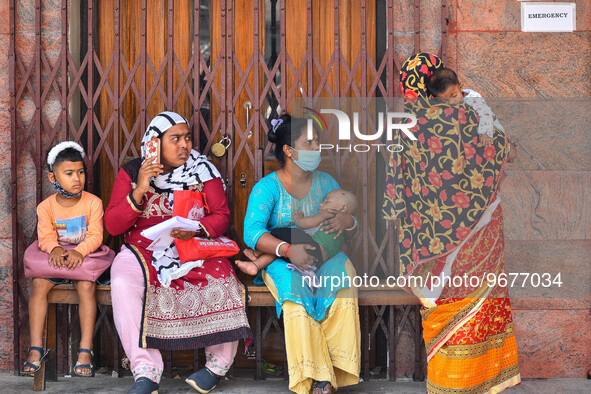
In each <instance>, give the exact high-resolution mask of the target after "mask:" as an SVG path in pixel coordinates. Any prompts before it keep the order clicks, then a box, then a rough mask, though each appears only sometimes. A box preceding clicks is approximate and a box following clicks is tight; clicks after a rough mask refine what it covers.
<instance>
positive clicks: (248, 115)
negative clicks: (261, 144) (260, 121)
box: [243, 101, 252, 138]
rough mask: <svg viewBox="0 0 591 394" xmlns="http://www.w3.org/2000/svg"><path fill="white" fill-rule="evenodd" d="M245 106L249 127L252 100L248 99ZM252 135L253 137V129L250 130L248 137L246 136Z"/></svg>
mask: <svg viewBox="0 0 591 394" xmlns="http://www.w3.org/2000/svg"><path fill="white" fill-rule="evenodd" d="M243 107H244V109H245V110H246V127H248V123H249V122H250V109H251V108H252V103H251V102H250V101H247V102H245V103H244V105H243ZM250 137H252V130H251V131H249V132H248V137H246V138H250Z"/></svg>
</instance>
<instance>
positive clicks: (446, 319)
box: [383, 53, 520, 393]
mask: <svg viewBox="0 0 591 394" xmlns="http://www.w3.org/2000/svg"><path fill="white" fill-rule="evenodd" d="M440 67H442V64H441V61H440V60H439V59H438V58H437V57H435V56H433V55H430V54H425V53H421V54H417V55H414V56H412V57H411V58H409V59H408V60H407V61H406V62H405V63H404V65H403V67H402V70H401V84H402V89H403V92H404V93H405V97H406V98H407V100H408V102H409V103H407V106H406V109H407V111H409V112H412V113H414V114H415V116H416V117H417V118H418V125H417V127H415V129H414V130H413V131H414V134H415V136H418V140H417V141H412V140H410V139H408V138H400V141H399V143H400V144H401V145H402V146H403V147H404V150H403V151H402V152H400V154H393V155H392V157H391V159H390V164H389V168H388V179H387V185H386V192H385V200H384V207H383V211H384V216H385V217H386V219H389V220H394V219H400V220H401V223H400V228H399V239H400V264H401V273H403V274H405V275H407V276H409V277H410V276H412V277H415V278H421V279H422V282H421V281H420V280H419V281H416V282H414V281H412V280H411V281H407V283H410V284H412V286H409V288H408V289H407V290H409V291H411V292H412V293H413V294H415V295H416V296H417V297H419V299H420V300H421V303H422V304H423V308H422V311H421V314H422V318H423V337H424V340H425V345H426V350H427V360H428V372H427V390H428V392H429V393H497V392H499V391H502V390H504V389H505V388H508V387H511V386H514V385H517V384H519V382H520V375H519V367H518V361H517V346H516V342H515V335H514V333H513V319H512V316H511V305H510V301H509V295H508V291H507V288H506V286H501V285H504V284H505V283H502V282H501V285H499V281H498V280H496V279H497V278H498V277H499V274H504V273H505V265H504V246H505V243H504V236H503V213H502V209H501V206H500V205H499V203H500V198H499V197H498V195H497V186H498V181H499V179H500V176H501V173H502V171H503V168H504V165H505V162H506V158H507V155H508V141H507V139H506V138H505V137H504V135H502V134H501V133H499V132H498V131H495V140H494V144H493V145H492V147H488V148H487V149H488V150H487V149H485V148H484V147H481V146H478V144H477V140H475V138H476V130H477V126H478V119H477V118H476V115H475V113H474V111H473V110H472V109H471V108H470V107H468V106H466V105H464V104H460V105H459V106H455V107H451V106H446V105H445V104H430V103H429V102H428V99H427V97H428V96H427V93H426V88H425V86H426V78H427V77H428V76H429V75H431V73H432V72H433V71H435V70H437V69H438V68H440ZM411 130H412V129H411ZM493 150H494V152H493ZM458 163H459V164H458ZM446 278H447V279H446Z"/></svg>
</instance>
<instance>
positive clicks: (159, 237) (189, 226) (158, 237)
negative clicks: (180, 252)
mask: <svg viewBox="0 0 591 394" xmlns="http://www.w3.org/2000/svg"><path fill="white" fill-rule="evenodd" d="M200 228H201V226H200V225H199V222H198V221H196V220H191V219H187V218H183V217H180V216H173V217H172V218H170V219H168V220H165V221H164V222H162V223H158V224H157V225H155V226H152V227H150V228H147V229H145V230H144V231H142V233H141V234H142V236H143V237H146V238H148V239H150V240H152V241H154V242H152V243H151V244H150V245H149V246H148V247H147V248H146V249H148V250H164V249H166V248H167V247H169V246H170V244H172V243H173V242H174V238H173V237H172V236H171V235H170V233H171V232H172V230H185V231H199V229H200Z"/></svg>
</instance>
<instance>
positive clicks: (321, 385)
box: [312, 381, 332, 394]
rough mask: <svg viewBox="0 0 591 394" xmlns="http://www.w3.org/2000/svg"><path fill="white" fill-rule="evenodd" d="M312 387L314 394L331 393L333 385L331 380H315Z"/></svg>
mask: <svg viewBox="0 0 591 394" xmlns="http://www.w3.org/2000/svg"><path fill="white" fill-rule="evenodd" d="M327 386H328V387H327ZM312 388H313V390H312V393H313V394H330V393H332V385H331V384H330V382H327V381H322V382H314V385H313V386H312ZM317 389H318V390H317Z"/></svg>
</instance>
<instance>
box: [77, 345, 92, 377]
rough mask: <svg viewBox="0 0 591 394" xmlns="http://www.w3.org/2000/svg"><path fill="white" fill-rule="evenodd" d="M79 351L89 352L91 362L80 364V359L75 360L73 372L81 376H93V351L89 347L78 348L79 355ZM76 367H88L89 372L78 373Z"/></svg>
mask: <svg viewBox="0 0 591 394" xmlns="http://www.w3.org/2000/svg"><path fill="white" fill-rule="evenodd" d="M80 353H88V354H90V359H91V362H90V363H87V364H82V363H81V362H80V361H76V365H75V366H74V373H75V374H76V375H78V376H83V377H90V376H94V365H92V358H93V357H94V352H93V351H92V350H90V349H83V348H80V349H78V356H80ZM78 368H79V369H84V368H88V369H90V373H80V372H78V371H77V369H78Z"/></svg>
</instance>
